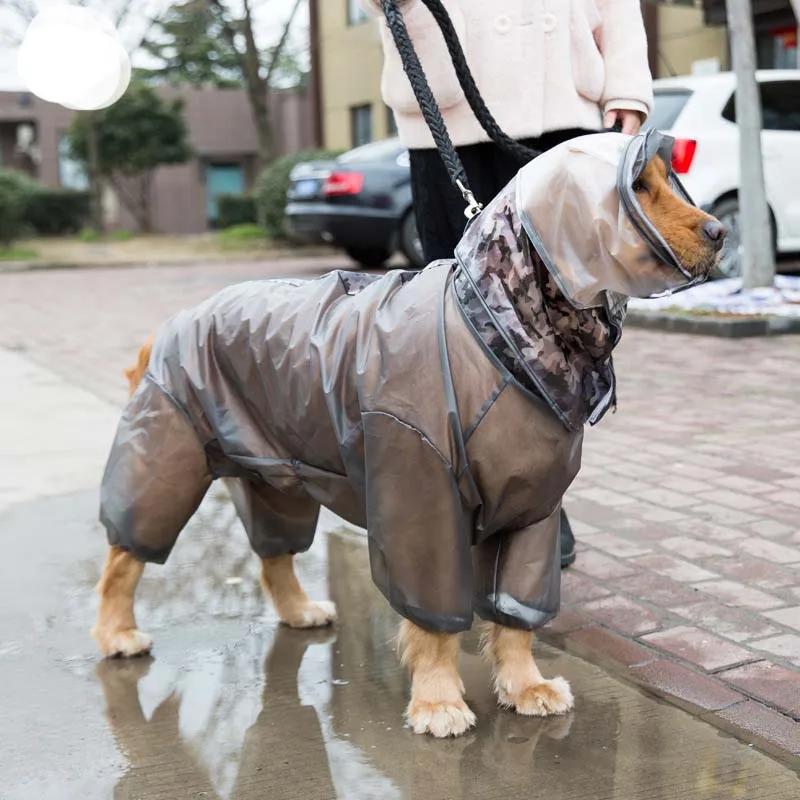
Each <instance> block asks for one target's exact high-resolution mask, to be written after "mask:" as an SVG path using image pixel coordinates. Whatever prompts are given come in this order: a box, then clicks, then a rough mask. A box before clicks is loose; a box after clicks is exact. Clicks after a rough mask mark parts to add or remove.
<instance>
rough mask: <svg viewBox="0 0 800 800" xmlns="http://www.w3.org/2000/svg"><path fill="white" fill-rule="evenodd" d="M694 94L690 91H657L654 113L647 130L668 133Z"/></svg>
mask: <svg viewBox="0 0 800 800" xmlns="http://www.w3.org/2000/svg"><path fill="white" fill-rule="evenodd" d="M691 96H692V93H691V92H690V91H689V90H688V89H669V90H662V91H657V92H656V93H655V97H654V103H653V111H652V113H651V114H650V116H649V117H648V118H647V122H645V124H644V127H645V128H655V129H656V130H659V131H668V130H669V129H670V128H671V127H672V126H673V125H674V124H675V121H676V120H677V119H678V116H679V115H680V113H681V111H683V109H684V106H685V105H686V103H687V102H688V100H689V98H690V97H691Z"/></svg>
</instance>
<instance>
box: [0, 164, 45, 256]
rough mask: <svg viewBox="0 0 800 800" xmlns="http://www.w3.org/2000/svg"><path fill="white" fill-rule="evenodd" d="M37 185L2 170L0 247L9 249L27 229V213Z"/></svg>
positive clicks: (0, 177)
mask: <svg viewBox="0 0 800 800" xmlns="http://www.w3.org/2000/svg"><path fill="white" fill-rule="evenodd" d="M36 191H37V184H35V183H34V182H33V181H32V180H31V179H30V178H28V177H26V176H25V175H22V174H20V173H18V172H10V171H6V170H0V247H3V248H5V249H9V248H10V247H11V245H12V244H13V242H14V240H15V239H19V238H20V237H21V236H22V235H23V234H24V233H25V229H26V224H25V213H26V211H27V208H28V203H29V201H30V198H31V196H32V195H33V194H34V193H35V192H36Z"/></svg>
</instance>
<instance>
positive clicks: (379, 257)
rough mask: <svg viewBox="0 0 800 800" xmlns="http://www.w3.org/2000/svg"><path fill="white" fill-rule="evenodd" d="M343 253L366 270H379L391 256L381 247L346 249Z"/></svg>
mask: <svg viewBox="0 0 800 800" xmlns="http://www.w3.org/2000/svg"><path fill="white" fill-rule="evenodd" d="M345 253H347V255H348V256H350V258H352V259H353V261H355V262H356V263H357V264H360V265H361V266H362V267H366V268H367V269H379V268H380V267H382V266H384V265H385V264H386V262H387V261H388V260H389V258H390V257H391V255H392V254H391V253H390V252H389V251H388V250H387V249H385V248H383V247H347V248H345Z"/></svg>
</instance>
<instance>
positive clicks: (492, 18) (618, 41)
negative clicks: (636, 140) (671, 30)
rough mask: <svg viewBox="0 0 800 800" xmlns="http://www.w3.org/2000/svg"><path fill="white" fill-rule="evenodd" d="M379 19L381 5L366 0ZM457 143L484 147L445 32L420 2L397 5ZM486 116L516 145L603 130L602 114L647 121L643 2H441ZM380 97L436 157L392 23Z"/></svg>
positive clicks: (408, 137)
mask: <svg viewBox="0 0 800 800" xmlns="http://www.w3.org/2000/svg"><path fill="white" fill-rule="evenodd" d="M359 2H360V3H361V4H362V6H363V7H364V8H365V9H366V10H367V11H368V12H369V13H371V14H374V15H380V14H381V12H380V0H359ZM397 2H398V4H399V5H400V6H401V7H404V16H405V20H406V25H407V27H408V32H409V34H410V36H411V40H412V42H413V43H414V46H415V48H416V50H417V53H418V55H419V58H420V61H421V63H422V66H423V69H424V70H425V73H426V75H427V78H428V82H429V83H430V86H431V89H432V90H433V94H434V96H435V97H436V99H437V100H438V102H439V106H440V108H441V110H442V116H443V117H444V121H445V124H446V125H447V129H448V131H449V132H450V137H451V138H452V140H453V143H454V144H456V145H465V144H474V143H476V142H482V141H487V140H488V136H487V135H486V133H485V132H484V131H483V129H482V128H481V127H480V125H479V123H478V122H477V120H476V119H475V117H474V115H473V113H472V111H471V109H470V107H469V105H468V104H467V102H466V100H465V98H464V94H463V92H462V91H461V87H460V86H459V84H458V79H457V78H456V74H455V70H454V69H453V66H452V64H451V61H450V56H449V54H448V53H447V48H446V46H445V44H444V41H443V39H442V36H441V33H440V31H439V28H438V26H437V24H436V22H435V20H434V19H433V17H432V16H431V14H430V12H429V11H428V9H427V8H426V7H425V6H424V5H423V3H422V2H420V0H397ZM443 3H444V5H445V7H446V8H447V10H448V12H449V13H450V17H451V18H452V20H453V24H454V26H455V28H456V31H457V32H458V34H459V38H460V39H461V44H462V47H463V48H464V53H465V55H466V57H467V62H468V63H469V65H470V69H471V70H472V74H473V75H474V77H475V81H476V83H477V85H478V89H479V90H480V92H481V95H482V96H483V98H484V100H485V101H486V104H487V106H488V107H489V110H490V111H491V112H492V114H493V115H494V117H495V119H496V120H497V122H498V123H499V125H500V127H501V128H502V129H503V130H504V131H505V132H506V133H507V134H508V135H509V136H511V137H512V138H514V139H522V138H526V137H533V136H539V135H540V134H542V133H543V132H544V131H549V130H557V129H560V128H589V129H593V130H597V129H600V128H601V127H602V114H603V113H604V112H606V111H611V110H615V109H631V110H634V111H638V112H640V113H641V114H642V115H644V116H647V115H648V114H649V113H650V110H651V109H652V105H653V90H652V79H651V75H650V69H649V67H648V62H647V40H646V37H645V31H644V23H643V21H642V14H641V11H640V8H639V0H443ZM380 28H381V37H382V39H383V46H384V54H385V59H384V68H383V75H382V78H381V91H382V94H383V99H384V101H385V102H386V104H387V105H388V106H389V107H390V108H391V109H392V110H393V111H394V114H395V119H396V120H397V129H398V134H399V136H400V139H401V141H402V142H403V144H405V145H406V147H410V148H429V147H433V146H434V144H433V139H432V138H431V136H430V133H429V132H428V128H427V125H426V124H425V120H424V119H423V118H422V115H421V113H420V111H419V107H418V105H417V101H416V99H415V97H414V93H413V91H412V90H411V85H410V83H409V82H408V78H407V77H406V75H405V73H404V71H403V66H402V64H401V62H400V56H399V54H398V52H397V49H396V48H395V46H394V41H393V39H392V36H391V34H390V33H389V30H388V29H387V27H386V25H385V23H380Z"/></svg>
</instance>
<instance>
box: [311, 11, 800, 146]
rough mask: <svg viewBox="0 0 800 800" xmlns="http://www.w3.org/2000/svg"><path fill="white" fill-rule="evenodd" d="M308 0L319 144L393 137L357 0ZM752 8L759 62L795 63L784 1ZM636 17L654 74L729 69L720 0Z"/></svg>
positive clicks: (375, 40)
mask: <svg viewBox="0 0 800 800" xmlns="http://www.w3.org/2000/svg"><path fill="white" fill-rule="evenodd" d="M488 1H489V0H487V2H488ZM310 4H311V16H310V19H311V26H310V28H311V31H310V33H311V53H312V73H313V80H312V85H313V86H314V87H315V90H314V92H313V94H314V96H315V100H314V104H315V112H314V113H315V118H316V120H317V127H316V130H317V137H318V141H319V142H320V143H322V144H324V145H325V146H326V147H330V148H336V149H339V148H348V147H353V146H356V145H358V144H362V143H363V142H365V141H370V140H372V139H381V138H383V137H385V136H387V135H390V134H392V133H393V132H394V122H393V120H392V116H391V112H390V111H389V110H388V109H387V108H386V105H385V104H384V102H383V100H382V98H381V89H380V78H381V69H382V64H383V57H382V52H381V41H380V35H379V32H378V26H377V24H376V23H375V22H374V21H373V20H371V19H370V18H368V17H367V16H366V15H365V14H364V12H363V11H362V10H361V8H360V6H359V3H358V2H357V0H324V2H323V0H310ZM753 9H754V22H755V27H756V35H757V47H758V54H759V66H760V67H761V68H763V69H770V68H783V67H787V66H788V67H795V66H797V65H798V61H797V20H795V18H794V14H793V13H792V6H791V0H753ZM642 15H643V17H644V22H645V30H646V32H647V40H648V46H649V53H650V71H651V73H652V75H653V77H654V78H660V77H667V76H671V75H686V74H690V73H692V72H703V71H715V70H727V69H730V48H729V45H728V32H727V28H726V27H725V26H726V22H727V20H726V17H725V0H643V2H642Z"/></svg>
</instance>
